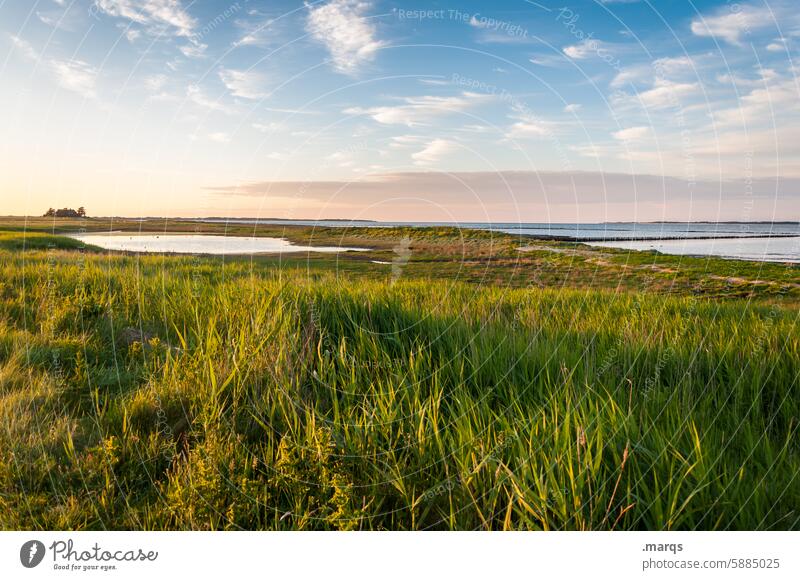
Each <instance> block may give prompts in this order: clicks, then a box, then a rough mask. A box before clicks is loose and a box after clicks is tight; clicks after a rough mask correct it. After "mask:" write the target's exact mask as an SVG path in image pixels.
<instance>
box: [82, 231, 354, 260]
mask: <svg viewBox="0 0 800 580" xmlns="http://www.w3.org/2000/svg"><path fill="white" fill-rule="evenodd" d="M69 237H71V238H74V239H76V240H80V241H81V242H83V243H85V244H90V245H92V246H98V247H100V248H103V249H106V250H118V251H124V252H154V253H166V254H215V255H241V254H287V253H298V252H322V253H326V254H332V253H339V252H367V251H369V248H348V247H344V246H301V245H296V244H293V243H292V242H290V241H288V240H286V239H283V238H260V237H245V236H211V235H203V234H129V233H125V232H111V233H100V234H96V233H93V234H75V235H70V236H69Z"/></svg>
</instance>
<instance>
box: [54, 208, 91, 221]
mask: <svg viewBox="0 0 800 580" xmlns="http://www.w3.org/2000/svg"><path fill="white" fill-rule="evenodd" d="M44 217H71V218H75V217H86V208H84V207H79V208H78V209H77V210H75V209H72V208H71V207H63V208H61V209H53V208H52V207H51V208H50V209H48V210H47V212H46V213H45V214H44Z"/></svg>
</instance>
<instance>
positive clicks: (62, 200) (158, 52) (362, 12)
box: [0, 0, 800, 222]
mask: <svg viewBox="0 0 800 580" xmlns="http://www.w3.org/2000/svg"><path fill="white" fill-rule="evenodd" d="M798 46H800V10H797V6H796V0H768V1H765V0H761V1H753V2H748V1H738V2H733V1H725V0H715V1H701V0H694V1H692V0H685V1H684V0H662V1H656V0H640V1H637V0H583V1H578V2H576V1H568V0H559V1H558V2H549V1H542V2H534V1H530V0H505V1H495V2H463V1H453V2H436V1H433V2H432V1H426V2H422V1H415V2H387V1H382V0H323V1H317V2H311V1H308V2H294V1H281V0H273V1H256V0H237V1H233V2H230V1H229V0H221V1H210V0H196V1H194V2H192V1H190V0H35V1H31V0H0V107H2V115H0V136H2V139H0V192H2V202H1V203H0V214H13V215H40V214H42V213H44V211H45V210H46V209H47V208H49V207H57V208H58V207H78V206H85V207H86V209H87V212H88V214H89V215H90V216H109V215H118V216H184V217H196V216H230V217H236V216H238V217H260V218H268V217H278V218H288V219H320V218H341V219H376V220H390V221H394V220H408V221H455V222H467V221H480V222H519V221H522V222H598V221H636V220H639V221H654V220H737V221H750V220H772V219H775V220H798V219H800V98H798V97H800V82H798V78H797V72H798V69H797V65H796V64H795V58H796V57H797V56H798Z"/></svg>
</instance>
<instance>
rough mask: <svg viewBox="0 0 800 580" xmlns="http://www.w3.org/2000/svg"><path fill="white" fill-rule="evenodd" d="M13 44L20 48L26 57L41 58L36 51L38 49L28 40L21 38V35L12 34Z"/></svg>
mask: <svg viewBox="0 0 800 580" xmlns="http://www.w3.org/2000/svg"><path fill="white" fill-rule="evenodd" d="M11 44H13V45H14V47H15V48H16V49H17V50H19V51H20V52H21V53H22V54H23V55H24V56H25V58H29V59H31V60H39V53H38V52H36V49H35V48H33V46H32V45H31V43H30V42H28V41H27V40H25V39H23V38H20V37H19V36H14V35H12V36H11Z"/></svg>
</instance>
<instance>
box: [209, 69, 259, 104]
mask: <svg viewBox="0 0 800 580" xmlns="http://www.w3.org/2000/svg"><path fill="white" fill-rule="evenodd" d="M219 78H220V79H222V82H223V83H224V84H225V86H226V87H227V89H228V90H229V91H230V92H231V94H232V95H233V96H235V97H241V98H243V99H263V98H264V97H266V96H267V93H266V92H265V91H264V88H263V87H264V77H263V75H261V74H260V73H257V72H253V71H243V70H234V69H222V70H220V71H219Z"/></svg>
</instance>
